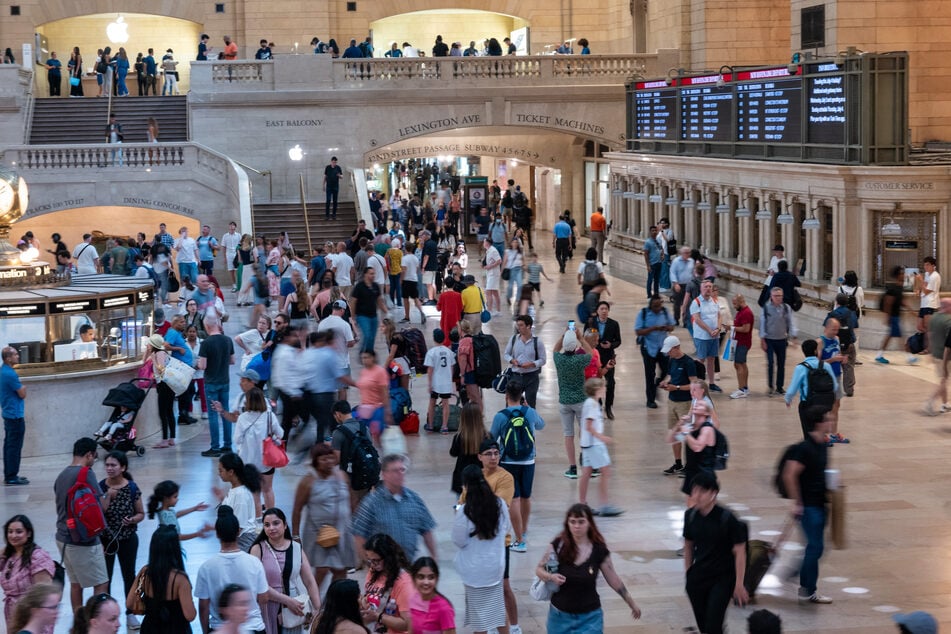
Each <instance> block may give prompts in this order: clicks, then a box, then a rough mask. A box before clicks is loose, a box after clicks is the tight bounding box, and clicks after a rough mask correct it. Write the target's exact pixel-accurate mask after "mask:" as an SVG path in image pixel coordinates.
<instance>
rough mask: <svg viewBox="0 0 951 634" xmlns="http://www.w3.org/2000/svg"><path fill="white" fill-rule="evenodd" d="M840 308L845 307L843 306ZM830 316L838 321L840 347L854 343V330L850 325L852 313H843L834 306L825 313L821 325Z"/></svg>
mask: <svg viewBox="0 0 951 634" xmlns="http://www.w3.org/2000/svg"><path fill="white" fill-rule="evenodd" d="M842 308H845V307H844V306H843V307H842ZM830 317H831V318H833V319H835V320H836V321H838V322H839V345H840V346H842V348H847V347H849V346H851V345H852V344H853V343H855V332H854V331H853V329H852V326H851V321H852V319H851V317H852V315H843V314H842V313H841V312H839V309H838V308H836V309H835V310H833V311H832V312H831V313H829V314H828V315H826V318H825V321H823V322H822V325H823V326H825V322H826V321H829V318H830Z"/></svg>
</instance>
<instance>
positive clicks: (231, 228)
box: [220, 221, 241, 293]
mask: <svg viewBox="0 0 951 634" xmlns="http://www.w3.org/2000/svg"><path fill="white" fill-rule="evenodd" d="M220 242H221V246H222V247H224V249H225V268H227V270H228V274H229V275H230V276H231V292H232V293H237V292H238V286H237V284H238V278H237V277H236V273H235V271H236V270H237V268H238V267H237V265H236V264H235V257H236V256H237V255H238V247H239V246H241V234H240V233H238V225H237V224H235V222H234V221H231V222H229V223H228V233H226V234H224V235H223V236H221V241H220Z"/></svg>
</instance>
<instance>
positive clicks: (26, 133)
mask: <svg viewBox="0 0 951 634" xmlns="http://www.w3.org/2000/svg"><path fill="white" fill-rule="evenodd" d="M28 70H29V73H30V83H29V84H27V85H28V86H29V88H28V89H27V93H26V114H25V116H24V117H23V143H24V144H27V143H29V142H30V133H31V132H32V131H33V110H34V106H35V105H36V93H35V92H34V91H33V81H34V77H33V69H32V68H30V69H28Z"/></svg>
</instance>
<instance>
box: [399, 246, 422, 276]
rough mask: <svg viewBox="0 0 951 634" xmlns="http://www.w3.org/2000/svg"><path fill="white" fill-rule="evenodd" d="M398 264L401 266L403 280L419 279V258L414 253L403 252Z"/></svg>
mask: <svg viewBox="0 0 951 634" xmlns="http://www.w3.org/2000/svg"><path fill="white" fill-rule="evenodd" d="M400 266H401V267H403V281H404V282H418V281H419V258H417V257H416V254H415V253H404V254H403V260H402V261H401V262H400Z"/></svg>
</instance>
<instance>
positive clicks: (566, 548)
mask: <svg viewBox="0 0 951 634" xmlns="http://www.w3.org/2000/svg"><path fill="white" fill-rule="evenodd" d="M598 572H600V573H601V574H602V575H603V576H604V580H605V581H606V582H607V584H608V585H609V586H611V589H613V590H614V591H615V592H617V593H618V595H620V597H621V598H622V599H624V602H625V603H627V605H628V606H629V607H630V608H631V616H633V617H634V619H639V618H641V609H640V608H639V607H637V604H636V603H634V599H633V598H632V597H631V595H630V594H629V593H628V591H627V588H626V587H625V586H624V582H623V581H621V578H620V577H619V576H618V574H617V572H615V570H614V564H613V563H611V551H610V550H608V546H607V544H606V543H605V541H604V536H603V535H602V534H601V532H600V531H599V530H598V527H597V525H595V523H594V516H593V515H592V514H591V509H590V508H589V507H588V505H587V504H573V505H572V506H571V508H569V509H568V512H567V513H566V514H565V523H564V529H563V530H562V532H561V534H560V535H558V537H556V538H555V539H554V540H552V542H551V546H550V547H549V548H548V551H547V552H546V553H545V556H544V557H542V560H541V561H539V562H538V566H537V567H536V568H535V574H536V575H537V576H538V578H539V579H541V580H542V581H544V582H546V583H549V584H552V585H554V586H555V587H557V590H555V592H554V594H552V596H551V606H550V607H549V609H548V630H547V631H548V634H578V633H579V632H603V631H604V612H603V611H602V609H601V598H600V597H599V596H598V588H597V584H598Z"/></svg>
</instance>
